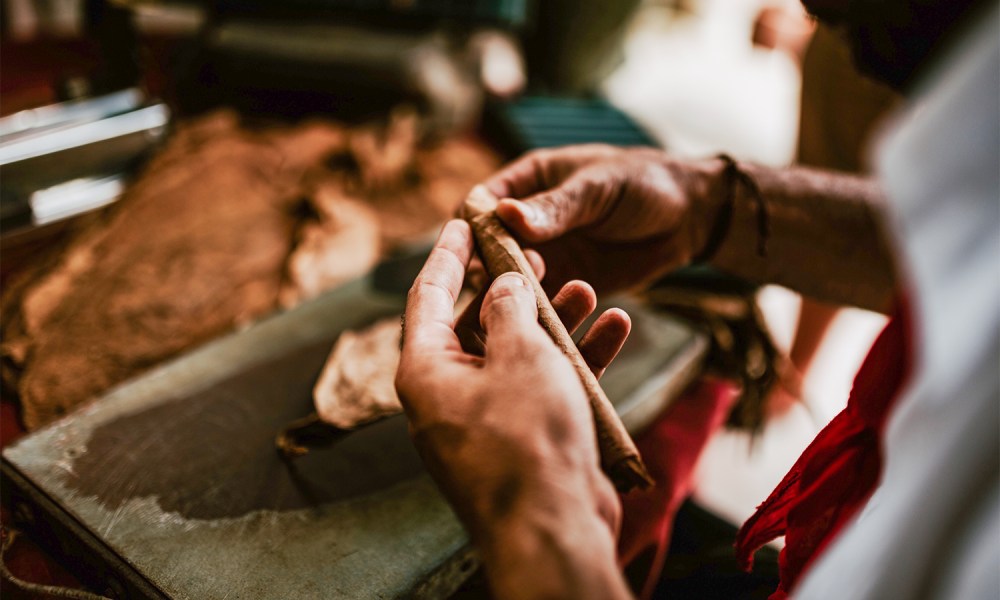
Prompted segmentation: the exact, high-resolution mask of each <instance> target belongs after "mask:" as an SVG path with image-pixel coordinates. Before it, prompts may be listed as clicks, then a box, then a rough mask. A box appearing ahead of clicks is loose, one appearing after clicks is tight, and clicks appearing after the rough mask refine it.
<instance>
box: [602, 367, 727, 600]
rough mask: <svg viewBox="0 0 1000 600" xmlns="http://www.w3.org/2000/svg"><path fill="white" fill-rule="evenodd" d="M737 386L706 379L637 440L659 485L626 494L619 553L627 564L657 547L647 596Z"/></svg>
mask: <svg viewBox="0 0 1000 600" xmlns="http://www.w3.org/2000/svg"><path fill="white" fill-rule="evenodd" d="M738 392H739V388H738V387H737V386H736V385H735V384H733V383H730V382H727V381H720V380H713V379H705V380H703V381H701V382H699V383H698V384H696V385H695V386H694V387H692V388H691V389H690V390H688V391H687V392H686V393H685V394H683V395H682V396H681V397H680V398H679V399H677V400H676V401H674V403H673V404H671V405H670V407H669V408H667V410H665V411H664V412H663V414H662V415H661V416H660V417H659V419H657V421H656V422H655V423H654V424H653V425H652V426H650V427H649V428H648V429H647V430H646V431H644V432H643V433H642V434H641V435H640V436H638V437H637V438H636V440H635V442H636V446H637V447H638V448H639V452H641V453H642V458H643V461H644V462H645V463H646V467H647V468H648V469H649V473H650V475H652V476H653V479H654V480H656V486H655V487H654V488H653V489H651V490H648V491H645V492H637V491H634V492H632V493H630V494H628V495H627V496H624V497H623V498H622V509H623V510H622V531H621V536H620V537H619V542H618V556H619V561H620V562H621V564H622V565H627V564H629V563H630V562H632V561H633V560H635V559H636V558H637V557H638V556H639V555H640V554H642V553H643V552H645V551H646V550H648V549H650V548H655V552H656V553H655V556H654V558H653V562H652V565H651V566H650V570H649V572H648V573H647V575H646V580H645V583H644V585H643V589H642V593H641V595H640V597H643V598H648V597H649V596H650V595H651V594H652V592H653V589H654V588H655V587H656V583H657V581H658V580H659V578H660V571H661V570H662V569H663V561H664V559H665V558H666V554H667V548H668V547H669V546H670V533H671V530H672V529H673V523H674V515H675V514H676V513H677V510H678V509H679V508H680V505H681V503H682V502H683V501H684V499H685V498H687V496H688V495H690V493H691V487H692V484H693V482H692V476H693V475H694V468H695V466H696V464H697V462H698V457H699V456H701V452H702V450H703V449H704V447H705V445H706V444H707V443H708V440H709V439H711V437H712V434H713V433H715V431H716V430H718V429H719V428H720V427H721V426H722V424H723V423H724V422H725V421H726V416H727V415H728V414H729V409H730V408H731V407H732V404H733V402H734V401H735V399H736V396H737V394H738Z"/></svg>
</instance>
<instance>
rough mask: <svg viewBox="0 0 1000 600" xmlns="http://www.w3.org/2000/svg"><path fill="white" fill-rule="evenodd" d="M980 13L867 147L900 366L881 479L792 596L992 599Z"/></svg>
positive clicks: (994, 421) (997, 454)
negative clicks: (892, 253) (878, 142)
mask: <svg viewBox="0 0 1000 600" xmlns="http://www.w3.org/2000/svg"><path fill="white" fill-rule="evenodd" d="M989 12H990V15H989V18H988V19H986V20H984V21H980V22H979V23H977V24H976V25H975V26H974V27H973V30H970V31H968V32H967V35H966V36H965V37H964V38H963V41H962V42H961V43H960V44H959V45H958V46H956V47H955V48H953V49H952V50H951V52H950V53H949V55H948V56H947V57H946V59H945V60H943V61H941V62H940V63H939V65H938V67H937V69H936V70H935V72H934V73H933V74H932V75H931V76H930V77H929V79H927V80H926V83H927V85H926V86H925V87H924V90H925V91H924V93H921V94H918V95H917V96H916V97H917V98H918V99H917V100H916V101H915V102H914V103H913V104H912V105H911V106H909V107H908V109H907V111H906V115H905V117H904V118H903V119H902V120H900V121H899V122H898V123H897V124H896V127H895V129H894V131H892V133H891V134H890V137H889V138H888V139H887V140H886V143H885V144H884V145H883V147H882V149H881V152H880V155H879V165H878V166H879V172H880V176H881V177H882V181H883V183H884V185H885V190H886V193H887V195H888V197H889V198H890V201H891V203H892V208H891V210H892V211H893V214H892V215H891V216H890V219H891V220H892V228H893V230H894V232H895V234H896V238H897V242H896V243H897V251H898V253H899V255H900V256H902V266H903V269H904V273H903V277H904V280H905V281H906V283H907V288H908V289H907V290H906V291H907V292H909V294H910V298H911V303H912V305H913V309H914V315H913V316H914V319H913V321H914V329H915V332H914V333H915V336H916V339H915V340H914V342H915V348H916V357H915V358H916V364H915V365H914V368H915V371H914V376H913V379H912V382H911V383H910V385H909V386H908V389H907V390H906V391H905V395H904V396H903V397H902V398H900V401H899V403H898V404H897V407H896V409H895V411H894V412H893V414H892V417H891V419H890V422H889V427H888V429H887V433H886V439H885V448H886V456H885V463H884V472H883V478H882V483H881V485H880V487H879V488H878V490H877V491H876V492H875V494H874V496H873V497H872V499H871V501H870V502H869V503H868V505H867V506H866V507H865V509H864V510H862V511H861V514H860V515H859V517H858V518H857V519H856V520H855V522H854V523H853V524H852V525H851V526H849V527H848V528H847V529H846V530H845V531H844V533H843V534H842V535H841V536H840V537H839V538H838V539H837V540H836V541H835V542H834V543H833V544H832V545H831V546H830V548H829V549H828V551H827V552H826V553H824V555H823V556H822V557H820V559H819V560H818V562H817V563H816V565H815V566H814V568H812V569H811V570H810V571H809V572H808V573H807V574H806V576H805V578H804V579H803V581H802V582H801V584H800V586H799V588H798V589H797V590H796V594H795V597H796V598H808V599H813V598H831V599H837V600H840V599H843V598H864V599H872V600H875V599H878V600H882V599H909V598H941V599H949V600H950V599H963V600H964V599H967V598H971V599H979V598H984V599H996V598H1000V414H998V406H1000V12H998V11H997V10H996V7H994V8H993V9H992V10H990V11H989Z"/></svg>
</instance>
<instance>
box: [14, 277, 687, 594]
mask: <svg viewBox="0 0 1000 600" xmlns="http://www.w3.org/2000/svg"><path fill="white" fill-rule="evenodd" d="M404 302H405V295H403V294H399V293H386V292H380V291H376V290H375V289H374V287H373V286H372V282H371V278H363V279H361V280H358V281H355V282H353V283H350V284H347V285H345V286H343V287H341V288H338V289H337V290H334V291H333V292H330V293H328V294H326V295H324V296H322V297H320V298H318V299H316V300H313V301H310V302H308V303H306V304H303V305H301V306H300V307H298V308H296V309H294V310H291V311H288V312H285V313H281V314H278V315H276V316H273V317H271V318H268V319H265V320H263V321H261V322H259V323H257V324H255V325H253V326H251V327H250V328H248V329H246V330H243V331H240V332H237V333H234V334H231V335H229V336H227V337H224V338H221V339H219V340H217V341H215V342H212V343H210V344H207V345H206V346H203V347H201V348H199V349H197V350H195V351H193V352H191V353H189V354H186V355H184V356H182V357H180V358H178V359H176V360H174V361H172V362H170V363H167V364H165V365H162V366H160V367H157V368H155V369H154V370H152V371H150V372H148V373H146V374H145V375H143V376H141V377H139V378H137V379H134V380H132V381H130V382H126V383H124V384H122V385H120V386H118V387H116V388H114V389H112V390H111V391H110V392H108V393H107V394H105V395H104V396H103V397H101V398H99V399H98V400H96V401H94V402H92V403H90V404H88V405H86V406H85V407H83V408H81V409H80V410H79V411H77V412H75V413H73V414H71V415H69V416H67V417H66V418H64V419H62V420H60V421H58V422H56V423H54V424H52V425H50V426H48V427H46V428H44V429H41V430H39V431H37V432H35V433H32V434H30V435H28V436H26V437H24V438H22V439H21V440H19V441H18V442H17V443H16V444H14V445H12V446H11V447H8V448H7V449H6V450H4V452H3V474H4V485H3V490H2V491H3V493H4V494H5V495H7V496H8V497H9V500H10V502H11V504H10V505H11V506H13V507H14V514H15V518H16V521H17V522H18V523H17V524H18V525H19V526H21V527H23V528H25V529H28V530H29V531H33V532H34V533H35V535H36V537H37V538H39V541H40V542H42V543H43V544H45V545H46V546H47V547H48V548H49V549H50V551H52V552H53V553H54V554H56V555H57V557H61V558H62V562H63V563H64V564H66V565H67V566H70V567H75V569H74V570H75V571H76V574H77V575H78V576H79V577H81V579H82V580H84V581H86V582H88V583H89V584H90V585H91V586H93V587H95V588H96V589H98V590H104V592H105V594H107V595H110V596H112V597H117V598H184V599H191V600H195V599H197V600H202V599H204V600H209V599H219V600H221V599H224V598H228V599H234V598H297V599H306V598H394V597H415V598H437V597H447V596H448V595H449V594H451V593H452V592H453V591H454V590H455V589H456V588H457V587H458V586H459V585H460V584H461V583H462V582H463V581H464V580H465V579H466V578H467V577H468V575H469V574H470V573H471V572H472V571H473V570H474V569H475V567H476V564H477V561H476V558H475V555H474V553H473V551H472V550H471V548H470V547H469V544H468V538H467V536H466V533H465V531H464V530H463V528H462V526H461V525H460V524H459V522H458V521H457V519H456V517H455V516H454V514H453V513H452V511H451V510H450V508H449V507H448V505H447V504H446V503H445V501H444V499H443V498H442V497H441V496H440V494H439V493H438V491H437V489H436V487H435V485H434V483H433V482H432V481H431V479H430V478H429V476H428V475H427V474H426V473H425V472H424V470H423V467H422V465H421V462H420V460H419V457H418V456H417V453H416V451H415V450H414V449H413V447H412V445H411V443H410V440H409V437H408V434H407V428H406V422H405V419H404V417H403V416H402V415H398V416H395V417H391V418H387V419H384V420H382V421H379V422H376V423H373V424H371V425H368V426H364V427H361V428H359V429H358V430H355V431H353V432H350V433H347V434H345V435H344V436H343V437H342V438H341V439H339V440H338V441H336V442H335V443H334V444H333V445H331V446H330V447H329V448H324V449H318V450H313V451H312V452H311V453H310V454H308V455H306V456H303V457H300V458H297V459H295V460H294V461H291V462H286V461H284V460H282V459H281V458H280V457H279V455H278V454H277V452H276V451H275V448H274V436H275V433H276V432H277V431H278V430H279V428H281V427H282V426H284V425H286V424H287V423H288V422H289V421H291V420H293V419H296V418H299V417H302V416H305V415H307V414H308V413H309V412H311V410H312V400H311V395H312V386H313V384H314V382H315V380H316V378H317V376H318V374H319V371H320V369H321V368H322V365H323V363H324V361H325V359H326V356H327V354H328V352H329V350H330V349H331V347H332V345H333V343H334V341H335V340H336V338H337V336H338V335H339V334H340V333H341V332H342V331H345V330H348V329H355V328H359V327H363V326H365V325H367V324H369V323H371V322H372V321H374V320H375V319H378V318H381V317H386V316H392V315H397V314H399V313H400V312H401V311H402V308H403V305H404ZM618 305H619V306H622V307H623V308H625V309H626V310H627V311H628V312H629V313H630V314H631V315H632V318H633V323H634V326H633V334H632V336H631V337H630V339H629V341H628V342H627V343H626V346H625V348H624V349H623V351H622V353H621V355H620V358H619V359H618V360H617V361H616V362H615V363H614V364H613V365H612V366H611V367H610V368H609V369H608V371H607V373H606V375H605V376H604V378H603V379H602V385H603V386H604V388H605V390H606V391H607V393H608V396H609V397H610V398H611V399H612V401H613V402H615V405H616V408H617V409H618V410H619V413H620V414H622V416H623V419H624V420H625V422H626V425H627V426H628V427H629V429H630V430H632V431H635V430H637V429H639V428H641V427H642V426H643V425H645V424H647V423H649V422H650V421H651V419H652V418H653V417H655V415H656V414H657V413H659V411H660V410H662V408H663V407H664V406H666V404H667V403H668V402H669V400H670V399H672V398H673V397H675V396H676V395H677V394H678V393H679V392H680V391H681V389H682V388H683V387H684V386H686V385H687V383H688V382H690V380H691V379H692V378H693V377H694V376H695V375H696V374H697V373H698V371H699V370H700V362H701V360H702V357H703V356H704V354H705V351H706V349H707V341H706V340H705V339H704V337H703V336H702V335H701V334H697V333H695V332H694V331H693V330H692V329H690V328H688V327H687V326H685V325H682V324H681V323H679V322H677V321H675V320H673V319H671V318H669V317H666V316H664V315H660V314H655V313H653V312H651V311H649V310H648V309H645V308H642V307H640V306H638V305H637V304H636V303H635V302H632V303H629V302H628V301H622V302H619V303H618Z"/></svg>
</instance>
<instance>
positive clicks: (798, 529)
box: [736, 307, 912, 600]
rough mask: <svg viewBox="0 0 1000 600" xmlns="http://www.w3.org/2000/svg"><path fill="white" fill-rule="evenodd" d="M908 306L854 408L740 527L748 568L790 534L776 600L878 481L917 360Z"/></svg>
mask: <svg viewBox="0 0 1000 600" xmlns="http://www.w3.org/2000/svg"><path fill="white" fill-rule="evenodd" d="M905 308H906V307H900V310H897V311H896V316H895V317H894V318H893V319H892V320H891V321H890V322H889V324H888V325H887V326H886V328H885V329H884V330H883V331H882V333H881V335H879V338H878V339H877V340H876V341H875V345H874V346H872V349H871V351H870V352H869V354H868V357H867V358H866V359H865V362H864V364H862V366H861V370H860V371H858V374H857V376H856V377H855V379H854V387H853V388H852V389H851V395H850V397H849V399H848V401H847V408H845V409H844V411H843V412H841V413H840V414H839V415H837V416H836V417H834V419H833V420H832V421H831V422H830V424H829V425H827V426H826V427H825V428H824V429H823V430H822V431H820V432H819V434H818V435H817V436H816V439H814V440H813V442H812V443H811V444H810V445H809V447H808V448H806V449H805V451H804V452H803V453H802V456H801V457H799V460H798V461H796V463H795V464H794V465H793V466H792V468H791V470H790V471H789V472H788V474H787V475H785V478H784V479H783V480H782V481H781V483H779V484H778V487H777V488H775V490H774V491H773V492H772V493H771V495H770V496H769V497H768V498H767V500H765V501H764V503H763V504H761V505H760V506H759V507H757V512H756V513H755V514H754V515H753V516H752V517H750V519H749V520H747V522H746V523H745V524H744V525H743V527H742V528H741V529H740V531H739V533H738V534H737V537H736V557H737V560H738V561H739V563H740V566H741V567H743V568H744V569H746V570H748V571H749V570H750V568H751V567H752V566H753V553H754V552H755V551H756V550H757V549H758V548H760V547H761V546H763V545H764V544H766V543H767V542H769V541H771V540H773V539H775V538H776V537H778V536H780V535H784V536H785V547H784V549H783V550H782V551H781V555H780V556H779V558H778V567H779V570H780V576H781V584H780V585H779V587H778V589H777V591H775V593H774V594H773V595H772V596H771V600H780V599H783V598H786V597H787V595H788V594H789V593H790V592H791V591H792V590H793V589H794V587H795V584H796V583H797V582H798V580H799V578H800V576H801V575H802V573H804V572H805V571H806V570H807V569H808V568H809V565H810V564H812V561H813V560H814V559H815V558H816V557H817V556H819V555H820V554H822V552H823V550H824V548H826V546H827V545H828V544H829V543H830V542H831V541H832V540H833V539H834V538H835V537H836V535H837V533H838V532H839V531H840V530H841V529H842V528H843V527H844V525H845V524H846V523H847V522H848V521H850V519H851V518H852V517H854V516H855V515H856V514H857V512H858V510H859V509H860V508H861V507H863V506H864V504H865V503H866V502H867V501H868V498H869V497H870V496H871V494H872V492H874V490H875V487H876V485H877V484H878V480H879V476H880V474H881V466H882V447H881V439H882V433H883V430H884V429H885V424H886V422H887V421H888V417H889V414H890V412H891V409H892V407H893V405H894V404H895V401H896V398H897V397H898V396H899V395H900V391H901V389H902V387H903V384H904V383H905V381H906V379H907V377H908V375H909V371H910V363H911V362H912V361H911V354H910V350H911V347H912V346H911V334H910V331H911V330H910V325H909V321H908V313H907V311H906V309H905Z"/></svg>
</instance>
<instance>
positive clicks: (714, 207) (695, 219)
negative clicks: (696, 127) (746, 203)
mask: <svg viewBox="0 0 1000 600" xmlns="http://www.w3.org/2000/svg"><path fill="white" fill-rule="evenodd" d="M734 164H735V163H734V162H733V161H732V159H730V158H729V157H726V156H719V157H714V158H710V159H705V160H701V161H697V162H694V163H691V164H690V167H689V172H688V184H687V192H688V199H689V207H690V215H691V217H690V221H689V225H690V232H689V238H690V247H689V256H690V257H691V262H695V263H702V262H707V261H709V260H710V259H711V258H712V257H713V256H714V255H715V254H716V253H717V252H718V250H719V248H720V247H721V246H722V244H723V243H724V242H725V239H726V237H727V236H728V234H729V229H730V225H731V220H732V215H733V211H734V204H735V198H734V193H735V190H734V188H733V185H732V184H733V182H732V178H731V176H730V174H729V173H728V172H727V171H728V170H729V169H732V168H733V166H732V165H734Z"/></svg>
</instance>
